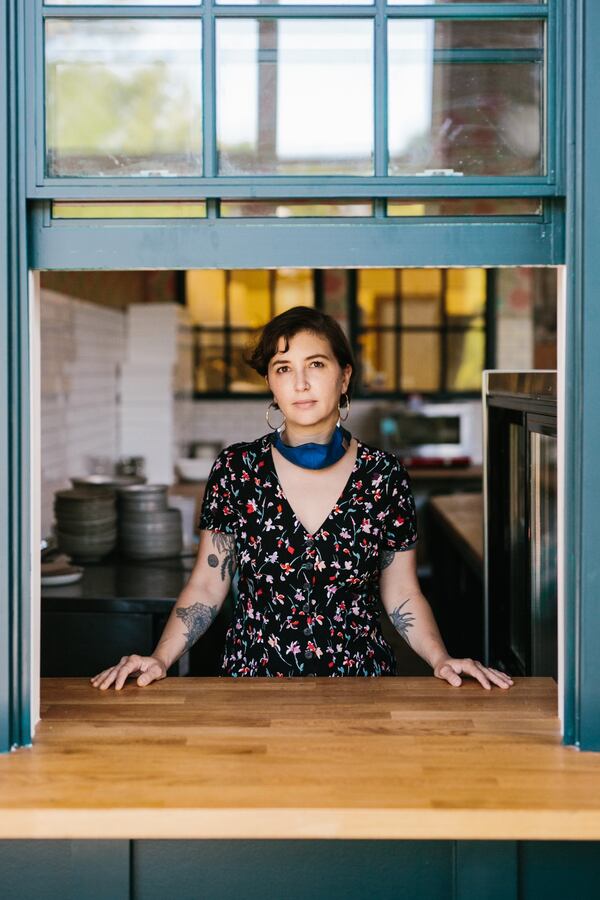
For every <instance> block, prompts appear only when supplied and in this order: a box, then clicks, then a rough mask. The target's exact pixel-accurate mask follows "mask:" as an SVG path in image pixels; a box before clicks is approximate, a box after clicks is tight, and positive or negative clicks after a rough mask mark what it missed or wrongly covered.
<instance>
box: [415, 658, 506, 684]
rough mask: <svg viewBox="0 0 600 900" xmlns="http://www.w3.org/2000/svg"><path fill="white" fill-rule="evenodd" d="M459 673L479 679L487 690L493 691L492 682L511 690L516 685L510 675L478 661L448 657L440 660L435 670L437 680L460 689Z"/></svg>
mask: <svg viewBox="0 0 600 900" xmlns="http://www.w3.org/2000/svg"><path fill="white" fill-rule="evenodd" d="M459 672H463V673H464V674H465V675H472V676H473V678H477V680H478V681H480V682H481V684H482V685H483V687H484V688H486V689H487V690H491V687H492V686H491V684H490V681H493V682H494V684H497V685H498V686H499V687H501V688H509V687H510V686H511V685H512V684H514V682H513V680H512V678H511V677H510V676H509V675H505V674H504V672H499V671H498V669H490V668H488V667H487V666H484V665H483V663H480V662H479V661H478V660H476V659H453V657H451V656H446V657H445V659H442V660H440V662H439V663H438V664H437V665H436V666H435V668H434V670H433V674H434V675H435V677H436V678H441V679H442V680H445V681H447V682H448V683H449V684H452V685H454V687H460V685H461V684H462V680H461V679H460V678H459V677H458V673H459Z"/></svg>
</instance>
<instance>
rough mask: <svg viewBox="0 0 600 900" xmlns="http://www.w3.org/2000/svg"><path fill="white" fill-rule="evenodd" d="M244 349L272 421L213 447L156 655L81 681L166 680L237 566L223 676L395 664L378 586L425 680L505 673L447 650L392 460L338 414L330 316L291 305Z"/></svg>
mask: <svg viewBox="0 0 600 900" xmlns="http://www.w3.org/2000/svg"><path fill="white" fill-rule="evenodd" d="M248 362H249V364H250V365H251V366H252V367H253V368H254V369H255V370H256V371H257V372H259V373H260V374H261V375H263V376H264V378H265V381H266V383H267V385H268V387H269V389H270V390H271V391H272V393H273V398H274V399H273V401H272V402H271V404H270V405H269V408H268V409H267V422H268V423H269V425H270V427H271V429H272V430H271V432H270V433H267V434H265V435H264V436H263V437H260V438H258V439H257V440H254V441H240V442H238V443H234V444H231V445H230V446H229V447H226V448H225V449H224V450H222V451H221V453H220V454H219V456H218V457H217V459H216V460H215V462H214V464H213V467H212V470H211V473H210V476H209V479H208V482H207V485H206V491H205V494H204V500H203V504H202V512H201V516H200V543H199V548H198V556H197V560H196V563H195V565H194V569H193V572H192V574H191V577H190V580H189V582H188V584H187V585H186V587H185V588H184V590H183V591H182V593H181V595H180V596H179V598H178V600H177V603H176V604H175V606H174V608H173V610H172V613H171V616H170V617H169V620H168V622H167V624H166V626H165V629H164V632H163V635H162V637H161V639H160V641H159V643H158V645H157V647H156V649H155V651H154V654H153V655H152V656H149V657H143V656H138V655H132V656H127V657H123V658H122V659H121V661H120V662H119V663H118V664H117V665H115V666H113V667H112V668H110V669H107V670H105V671H104V672H101V673H99V674H98V675H97V676H95V677H94V678H92V679H91V682H92V684H93V685H94V686H95V687H98V688H100V689H103V690H104V689H106V688H108V687H110V685H111V684H113V683H114V685H115V688H116V689H117V690H119V689H120V688H122V686H123V684H124V683H125V680H126V679H127V677H129V676H132V675H138V678H137V684H138V685H147V684H150V683H151V682H152V681H156V680H158V679H161V678H164V677H165V676H166V672H167V670H168V668H169V667H170V666H171V665H172V664H173V663H174V662H175V661H176V660H177V659H178V658H179V657H180V656H181V655H182V654H183V653H184V652H185V651H186V650H188V649H189V648H190V647H191V646H192V645H193V644H194V643H195V641H197V640H198V638H199V637H200V636H201V635H202V634H204V632H205V631H206V630H207V629H208V628H209V627H210V624H211V623H212V622H213V620H214V618H215V616H216V615H217V613H218V611H219V609H220V607H221V605H222V603H223V602H224V600H225V598H226V596H227V593H228V591H229V588H230V585H231V580H232V578H233V576H234V573H235V571H236V569H239V582H238V597H237V600H236V603H235V607H234V610H233V620H232V623H231V626H230V628H229V630H228V632H227V636H226V642H225V651H224V655H223V663H222V672H223V674H224V675H230V676H234V677H235V676H278V677H286V676H295V675H302V676H317V675H319V676H324V675H327V676H332V677H336V676H343V675H355V676H357V675H369V676H371V675H372V676H375V675H395V674H396V663H395V658H394V653H393V651H392V648H391V647H390V645H389V644H388V643H387V641H386V640H385V639H384V637H383V635H382V632H381V628H380V625H379V622H378V596H380V597H381V601H382V603H383V606H384V608H385V609H386V611H387V613H388V615H389V617H390V620H391V622H392V623H393V625H394V626H395V627H396V629H397V630H398V632H399V633H400V634H401V635H402V637H403V638H404V639H405V640H406V641H407V643H408V644H409V645H410V646H411V647H412V648H413V649H414V650H415V652H417V653H418V654H419V655H420V656H422V657H423V658H424V659H425V660H427V662H428V663H429V664H430V665H431V667H432V669H433V674H434V675H435V676H436V677H437V678H441V679H445V680H446V681H448V682H449V683H450V684H451V685H455V686H458V685H460V684H461V678H460V674H461V673H462V674H465V675H470V676H473V677H474V678H476V679H478V681H479V682H480V683H481V684H482V686H483V687H484V688H487V689H489V688H490V687H491V684H492V683H493V684H496V685H498V686H499V687H502V688H507V687H509V686H510V685H511V684H512V680H511V679H510V678H509V677H508V676H507V675H505V674H504V673H502V672H499V671H497V670H496V669H491V668H488V667H486V666H483V665H482V664H481V663H480V662H478V661H477V660H472V659H454V658H452V657H450V656H449V655H448V652H447V650H446V648H445V646H444V643H443V641H442V638H441V636H440V633H439V630H438V628H437V625H436V623H435V620H434V617H433V614H432V612H431V608H430V606H429V604H428V602H427V600H426V599H425V597H424V596H423V594H422V593H421V591H420V588H419V582H418V579H417V575H416V550H415V544H416V540H417V531H416V514H415V506H414V500H413V496H412V493H411V490H410V483H409V478H408V474H407V472H406V469H405V468H404V467H403V465H402V464H401V463H400V462H399V460H398V459H397V458H396V457H395V456H394V455H393V454H391V453H388V452H386V451H383V450H380V449H378V448H376V447H371V446H369V445H367V444H364V443H363V442H362V441H359V440H357V439H356V438H355V437H352V435H351V434H350V432H349V431H347V430H346V429H345V428H344V426H343V425H342V421H345V420H346V419H347V417H348V413H349V410H350V397H351V395H352V384H353V380H354V373H355V366H354V360H353V356H352V352H351V349H350V346H349V344H348V342H347V340H346V337H345V335H344V333H343V331H342V330H341V328H340V327H339V325H338V324H337V323H336V321H335V320H334V319H333V318H332V317H330V316H328V315H326V314H324V313H322V312H319V311H318V310H315V309H312V308H309V307H304V306H297V307H294V308H293V309H290V310H288V311H287V312H284V313H282V314H281V315H279V316H276V317H275V318H274V319H273V320H272V321H271V322H269V323H268V324H267V325H266V326H265V328H264V329H263V331H262V333H261V335H260V338H259V340H258V343H257V345H256V347H255V349H254V351H253V354H252V356H251V357H250V359H249V360H248ZM273 410H277V411H278V414H280V415H282V421H281V423H280V424H278V425H275V424H273V423H272V422H271V415H274V414H275V415H276V414H277V413H273Z"/></svg>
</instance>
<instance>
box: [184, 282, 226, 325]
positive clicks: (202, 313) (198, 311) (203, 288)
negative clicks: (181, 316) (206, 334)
mask: <svg viewBox="0 0 600 900" xmlns="http://www.w3.org/2000/svg"><path fill="white" fill-rule="evenodd" d="M185 302H186V305H187V308H188V309H189V311H190V315H191V317H192V321H193V322H194V323H195V324H196V325H203V326H213V327H217V328H223V326H224V325H225V272H222V271H220V270H218V269H190V270H188V271H187V272H186V273H185Z"/></svg>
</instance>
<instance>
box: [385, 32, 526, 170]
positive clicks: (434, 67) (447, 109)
mask: <svg viewBox="0 0 600 900" xmlns="http://www.w3.org/2000/svg"><path fill="white" fill-rule="evenodd" d="M388 28H389V31H388V52H389V88H388V122H389V158H390V160H389V174H392V175H411V174H412V175H414V174H422V175H427V174H429V175H435V174H446V175H453V174H454V175H539V174H541V173H542V169H543V139H542V110H543V78H544V60H543V34H544V32H543V23H542V22H540V21H536V20H528V21H517V20H512V21H508V20H506V21H503V20H500V21H498V20H496V21H494V22H483V21H449V20H437V21H435V20H433V19H395V20H390V21H389V23H388Z"/></svg>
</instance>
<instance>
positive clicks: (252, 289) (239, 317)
mask: <svg viewBox="0 0 600 900" xmlns="http://www.w3.org/2000/svg"><path fill="white" fill-rule="evenodd" d="M270 295H271V272H270V271H268V270H265V269H248V270H244V269H236V270H235V271H233V272H230V273H229V284H228V297H229V323H230V325H234V326H236V327H240V326H241V327H245V328H260V327H261V326H263V325H265V324H266V323H267V322H268V321H269V319H270V318H271V303H270Z"/></svg>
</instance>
